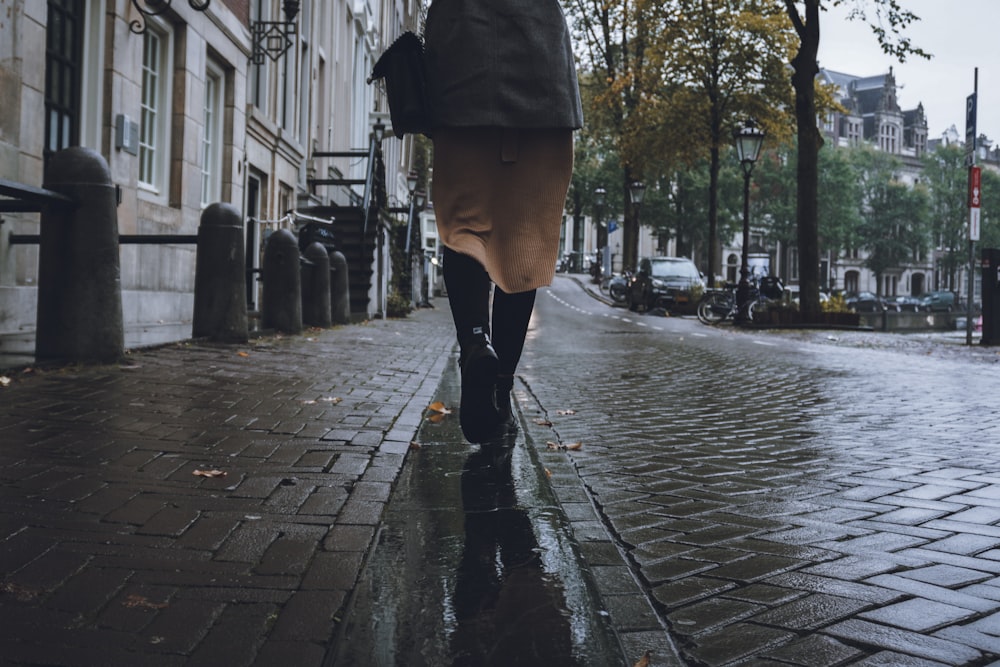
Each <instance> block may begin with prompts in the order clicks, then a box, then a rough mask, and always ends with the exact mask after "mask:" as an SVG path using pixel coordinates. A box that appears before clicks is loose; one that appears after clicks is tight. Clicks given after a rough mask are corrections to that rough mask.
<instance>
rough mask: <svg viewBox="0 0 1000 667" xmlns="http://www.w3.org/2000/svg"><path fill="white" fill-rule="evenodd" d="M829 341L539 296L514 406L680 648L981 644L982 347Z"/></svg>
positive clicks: (985, 354) (563, 289) (926, 648)
mask: <svg viewBox="0 0 1000 667" xmlns="http://www.w3.org/2000/svg"><path fill="white" fill-rule="evenodd" d="M845 335H846V336H847V337H849V336H852V335H855V336H857V335H859V334H854V333H853V332H851V333H847V334H844V333H843V332H836V333H835V334H834V333H824V334H818V333H805V334H803V333H795V334H787V333H786V334H775V333H769V332H749V331H733V330H731V329H713V328H710V327H704V326H703V325H701V324H699V323H698V322H697V321H696V320H694V319H688V318H662V317H655V316H652V315H649V316H644V315H637V314H632V313H628V312H626V311H622V310H621V309H610V308H608V307H606V306H605V305H604V304H602V303H600V302H598V301H595V300H593V299H590V298H589V297H587V296H586V295H585V294H582V293H581V290H580V289H579V286H578V285H576V284H575V283H574V282H573V281H571V280H569V279H560V280H557V281H556V283H555V284H554V285H553V287H552V288H551V289H550V290H549V291H548V292H546V293H545V294H540V296H539V306H538V310H537V315H536V320H535V323H534V325H533V329H532V332H531V333H530V334H529V336H531V339H530V342H529V349H528V353H527V354H526V356H525V359H524V361H523V363H522V370H521V378H522V380H523V382H524V383H525V385H526V387H527V393H528V394H529V395H530V401H529V402H534V403H537V405H538V406H540V408H541V409H542V410H543V411H544V413H545V414H546V415H547V417H548V419H549V420H550V421H551V422H552V432H553V438H555V439H557V440H558V441H561V442H564V443H569V442H581V443H583V446H582V448H581V449H580V450H579V451H572V452H568V453H567V454H566V456H567V457H571V458H572V461H573V463H574V465H575V466H576V469H577V470H578V472H579V474H580V476H581V478H582V480H583V482H584V484H585V485H586V488H587V490H588V492H589V494H590V496H591V498H592V500H593V502H594V503H595V505H596V506H597V507H598V508H599V511H600V514H601V517H602V520H603V521H604V522H605V525H606V526H607V527H608V528H609V529H610V531H611V532H612V533H613V534H614V535H615V536H616V537H617V539H618V541H619V545H620V547H621V548H622V549H623V550H624V551H625V552H626V554H627V559H628V561H629V562H630V564H631V565H632V566H633V568H634V570H635V572H636V573H637V574H638V576H639V579H640V581H641V582H642V584H643V586H644V587H645V589H646V590H647V591H648V593H649V594H650V595H651V596H652V598H653V600H654V601H655V604H656V607H657V609H658V611H659V612H660V613H661V614H662V616H663V618H665V619H666V621H667V622H668V623H669V626H670V629H671V631H672V634H673V636H674V638H675V640H676V641H677V645H678V648H679V650H680V653H681V655H682V658H683V659H684V660H685V661H686V662H689V663H690V664H705V665H730V664H774V663H788V664H801V665H810V666H818V665H840V664H907V665H911V664H912V665H922V664H948V665H976V664H988V663H990V662H991V661H992V660H993V659H995V658H996V657H997V656H1000V614H998V611H1000V578H998V574H1000V526H998V525H997V524H998V523H1000V457H998V447H1000V435H998V433H1000V429H998V426H1000V416H998V409H997V407H996V405H997V401H996V398H995V396H994V395H993V394H994V392H996V391H997V389H998V387H1000V384H998V382H997V377H996V375H997V370H998V367H997V366H996V365H995V362H996V356H995V355H994V354H993V353H992V352H991V351H989V350H974V351H973V350H968V349H965V352H967V353H969V354H967V355H963V354H962V352H961V351H960V350H959V349H953V350H951V351H950V352H949V353H947V354H930V355H928V354H924V353H922V351H921V350H913V349H908V350H901V349H873V348H874V346H873V345H865V344H864V341H861V342H860V343H859V344H853V345H843V344H842V343H843V341H842V338H843V336H845ZM867 335H868V336H873V335H877V334H867ZM910 347H912V346H910ZM570 413H572V414H570Z"/></svg>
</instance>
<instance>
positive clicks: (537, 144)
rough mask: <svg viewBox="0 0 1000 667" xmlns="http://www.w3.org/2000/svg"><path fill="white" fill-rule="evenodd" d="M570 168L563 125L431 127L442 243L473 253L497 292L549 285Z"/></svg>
mask: <svg viewBox="0 0 1000 667" xmlns="http://www.w3.org/2000/svg"><path fill="white" fill-rule="evenodd" d="M572 174H573V132H572V130H570V129H501V128H438V129H436V130H435V131H434V172H433V183H432V189H433V192H432V195H433V196H432V200H433V202H434V215H435V218H436V220H437V228H438V234H439V236H440V238H441V242H442V243H443V244H444V245H445V246H447V247H449V248H451V249H452V250H454V251H456V252H459V253H462V254H465V255H469V256H471V257H473V258H475V259H476V260H478V261H479V263H480V264H482V265H483V266H484V267H485V268H486V271H487V273H489V275H490V279H491V280H493V282H494V283H496V285H497V286H498V287H500V289H502V290H503V291H504V292H507V293H515V292H526V291H528V290H532V289H536V288H538V287H543V286H545V285H549V284H551V283H552V278H553V276H554V275H555V267H556V260H557V258H558V255H559V232H560V228H561V226H562V220H563V214H564V211H565V205H566V193H567V192H568V190H569V184H570V179H571V177H572Z"/></svg>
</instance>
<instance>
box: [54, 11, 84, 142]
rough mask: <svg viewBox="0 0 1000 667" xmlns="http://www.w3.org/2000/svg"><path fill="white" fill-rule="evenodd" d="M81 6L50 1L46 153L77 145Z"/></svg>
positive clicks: (78, 130) (82, 18) (82, 13)
mask: <svg viewBox="0 0 1000 667" xmlns="http://www.w3.org/2000/svg"><path fill="white" fill-rule="evenodd" d="M83 5H84V3H83V1H82V0H49V5H48V27H47V29H46V33H45V153H46V155H48V154H51V153H54V152H56V151H58V150H61V149H63V148H67V147H69V146H79V145H80V87H81V86H80V78H81V70H80V66H81V61H82V53H83V50H82V40H83V21H84V6H83Z"/></svg>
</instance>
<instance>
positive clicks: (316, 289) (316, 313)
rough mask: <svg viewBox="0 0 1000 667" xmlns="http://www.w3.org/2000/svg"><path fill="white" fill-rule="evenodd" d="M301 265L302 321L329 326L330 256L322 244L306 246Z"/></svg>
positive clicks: (306, 323) (314, 325)
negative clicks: (303, 261)
mask: <svg viewBox="0 0 1000 667" xmlns="http://www.w3.org/2000/svg"><path fill="white" fill-rule="evenodd" d="M303 256H304V257H305V259H306V263H304V264H303V265H302V323H303V324H305V325H307V326H312V327H323V328H326V327H329V326H330V256H329V255H328V254H327V253H326V248H324V247H323V244H322V243H320V242H318V241H314V242H312V243H310V244H309V245H308V246H306V249H305V252H304V253H303Z"/></svg>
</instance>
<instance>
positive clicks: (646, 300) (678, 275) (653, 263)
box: [628, 257, 705, 313]
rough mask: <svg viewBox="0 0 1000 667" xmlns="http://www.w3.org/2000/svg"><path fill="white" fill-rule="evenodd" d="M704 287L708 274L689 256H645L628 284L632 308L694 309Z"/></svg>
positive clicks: (688, 310)
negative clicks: (701, 271) (705, 274)
mask: <svg viewBox="0 0 1000 667" xmlns="http://www.w3.org/2000/svg"><path fill="white" fill-rule="evenodd" d="M704 290H705V278H704V276H703V275H702V274H701V273H700V272H699V271H698V267H697V266H695V264H694V262H692V261H691V260H690V259H688V258H686V257H646V258H643V259H642V260H640V262H639V266H638V269H637V270H636V272H635V274H634V275H633V276H632V281H631V282H630V283H629V286H628V307H629V310H639V308H640V307H643V308H645V309H646V310H650V309H652V308H656V307H662V308H666V309H667V310H674V311H679V312H688V313H693V312H694V311H695V309H696V308H697V307H698V299H699V298H701V294H702V293H703V292H704Z"/></svg>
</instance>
